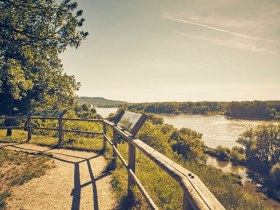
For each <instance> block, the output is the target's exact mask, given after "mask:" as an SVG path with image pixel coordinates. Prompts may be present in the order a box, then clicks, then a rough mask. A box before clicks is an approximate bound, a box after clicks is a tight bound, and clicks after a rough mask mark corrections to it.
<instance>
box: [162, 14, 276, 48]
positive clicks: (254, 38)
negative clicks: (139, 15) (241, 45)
mask: <svg viewBox="0 0 280 210" xmlns="http://www.w3.org/2000/svg"><path fill="white" fill-rule="evenodd" d="M164 18H165V19H169V20H173V21H177V22H182V23H187V24H191V25H196V26H200V27H204V28H208V29H211V30H215V31H220V32H223V33H227V34H231V35H235V36H237V37H242V38H247V39H251V40H259V41H266V42H273V43H280V41H278V40H273V39H265V38H260V37H254V36H248V35H244V34H240V33H236V32H233V31H229V30H226V29H222V28H217V27H213V26H210V25H205V24H201V23H197V22H192V21H188V20H183V19H178V18H173V17H164Z"/></svg>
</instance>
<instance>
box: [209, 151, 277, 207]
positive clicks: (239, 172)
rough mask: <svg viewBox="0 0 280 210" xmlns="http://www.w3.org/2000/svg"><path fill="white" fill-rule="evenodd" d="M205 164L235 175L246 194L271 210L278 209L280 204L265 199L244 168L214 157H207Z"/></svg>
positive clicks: (258, 186) (259, 187)
mask: <svg viewBox="0 0 280 210" xmlns="http://www.w3.org/2000/svg"><path fill="white" fill-rule="evenodd" d="M206 164H207V165H209V166H213V167H215V168H217V169H220V170H221V171H222V172H224V173H231V174H235V175H236V176H238V177H239V178H240V181H241V183H242V186H243V188H244V189H245V191H246V192H248V193H249V194H251V195H253V196H254V197H256V198H258V200H261V201H262V202H263V203H264V204H265V206H267V207H269V208H271V209H280V202H278V201H277V200H274V199H271V198H269V197H267V196H266V195H265V194H264V193H263V192H262V191H261V187H262V185H260V184H259V183H253V179H252V178H250V176H249V174H250V170H249V169H248V168H247V167H245V166H240V165H238V166H237V165H233V164H232V163H231V162H230V161H221V160H218V159H217V158H215V157H211V156H208V157H207V161H206Z"/></svg>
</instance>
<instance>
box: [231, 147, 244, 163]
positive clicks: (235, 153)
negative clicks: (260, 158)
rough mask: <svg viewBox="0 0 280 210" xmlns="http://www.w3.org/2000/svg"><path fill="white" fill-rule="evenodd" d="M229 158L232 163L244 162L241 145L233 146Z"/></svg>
mask: <svg viewBox="0 0 280 210" xmlns="http://www.w3.org/2000/svg"><path fill="white" fill-rule="evenodd" d="M230 160H231V161H232V162H233V164H235V165H238V164H244V163H245V160H246V156H245V150H244V148H242V147H237V146H235V147H233V148H232V149H231V151H230Z"/></svg>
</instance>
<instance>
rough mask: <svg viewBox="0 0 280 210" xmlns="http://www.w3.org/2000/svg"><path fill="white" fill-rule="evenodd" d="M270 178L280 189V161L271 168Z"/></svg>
mask: <svg viewBox="0 0 280 210" xmlns="http://www.w3.org/2000/svg"><path fill="white" fill-rule="evenodd" d="M270 178H271V182H272V184H273V186H275V188H276V189H277V188H278V189H280V163H277V164H275V165H274V166H273V167H272V168H271V170H270Z"/></svg>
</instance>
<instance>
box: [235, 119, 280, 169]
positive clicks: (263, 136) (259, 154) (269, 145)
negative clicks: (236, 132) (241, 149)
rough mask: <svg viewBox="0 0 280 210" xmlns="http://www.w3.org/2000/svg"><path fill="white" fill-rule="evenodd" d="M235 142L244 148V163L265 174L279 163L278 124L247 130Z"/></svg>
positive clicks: (279, 129) (279, 141) (279, 136)
mask: <svg viewBox="0 0 280 210" xmlns="http://www.w3.org/2000/svg"><path fill="white" fill-rule="evenodd" d="M237 142H238V143H240V144H242V145H243V146H245V153H246V161H247V162H248V163H249V164H250V165H252V166H256V168H258V169H260V170H261V171H263V172H265V173H268V172H269V170H270V169H271V168H272V167H273V165H275V164H277V163H279V162H280V125H279V124H273V123H271V124H264V125H261V126H258V127H257V128H256V129H251V130H247V131H246V132H244V133H243V134H241V135H240V137H239V139H238V140H237Z"/></svg>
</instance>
